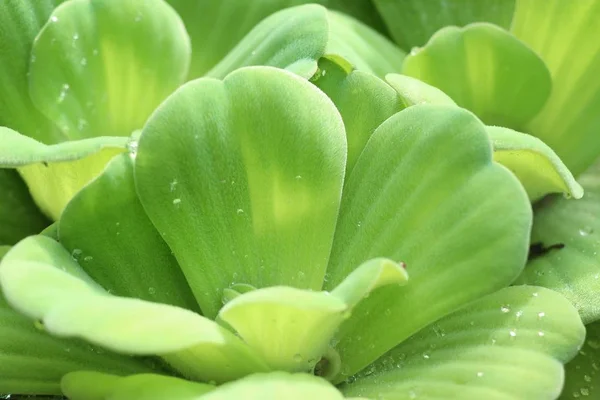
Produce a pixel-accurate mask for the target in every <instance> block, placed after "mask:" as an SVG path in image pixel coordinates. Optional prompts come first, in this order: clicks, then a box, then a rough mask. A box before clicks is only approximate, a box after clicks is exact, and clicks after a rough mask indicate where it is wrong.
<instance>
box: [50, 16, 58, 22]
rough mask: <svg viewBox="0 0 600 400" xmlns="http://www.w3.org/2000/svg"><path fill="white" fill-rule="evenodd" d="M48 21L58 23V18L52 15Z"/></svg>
mask: <svg viewBox="0 0 600 400" xmlns="http://www.w3.org/2000/svg"><path fill="white" fill-rule="evenodd" d="M50 21H52V22H58V17H57V16H56V15H53V16H52V17H50Z"/></svg>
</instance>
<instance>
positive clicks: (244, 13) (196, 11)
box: [168, 0, 383, 78]
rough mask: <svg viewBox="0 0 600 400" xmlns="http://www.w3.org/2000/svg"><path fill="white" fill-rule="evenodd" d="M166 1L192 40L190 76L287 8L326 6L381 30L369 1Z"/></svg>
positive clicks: (204, 69)
mask: <svg viewBox="0 0 600 400" xmlns="http://www.w3.org/2000/svg"><path fill="white" fill-rule="evenodd" d="M168 2H169V3H170V4H171V5H172V6H173V7H174V8H175V9H176V10H177V12H179V15H181V18H182V19H183V21H184V22H185V25H186V28H187V30H188V32H189V34H190V37H191V39H192V48H193V52H192V65H191V68H190V78H198V77H200V76H203V75H205V74H206V73H207V72H208V71H209V70H210V69H212V68H213V67H214V66H215V65H216V64H218V63H219V62H220V61H221V59H223V58H224V57H225V56H226V55H227V53H229V51H231V49H233V48H234V47H235V46H236V45H237V44H238V43H239V42H240V40H242V39H243V38H244V36H246V34H247V33H248V32H250V31H251V30H252V29H253V28H254V27H255V26H256V25H257V24H259V23H260V22H261V21H262V20H263V19H264V18H266V17H268V16H269V15H271V14H273V13H274V12H276V11H279V10H282V9H284V8H287V7H292V6H298V5H301V4H306V3H319V4H322V5H324V6H326V7H328V8H332V9H336V10H340V11H344V12H348V13H349V14H351V15H353V16H354V17H356V18H359V19H361V20H363V21H364V22H366V23H367V24H369V25H371V26H374V27H376V28H378V29H379V30H382V29H383V27H382V26H383V22H382V21H381V19H380V17H379V15H378V14H377V12H376V11H375V9H374V7H373V5H372V4H371V1H370V0H358V1H356V0H354V1H346V0H315V1H310V0H253V1H243V2H240V1H239V0H220V1H214V0H168ZM298 10H299V9H298ZM287 15H288V16H289V15H291V14H289V13H288V14H287ZM285 22H286V23H287V22H289V21H285ZM305 28H306V26H304V24H297V25H295V27H294V29H295V30H296V32H297V33H298V34H300V33H301V32H306V31H305ZM252 50H254V49H252Z"/></svg>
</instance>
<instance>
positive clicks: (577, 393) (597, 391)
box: [560, 322, 600, 400]
mask: <svg viewBox="0 0 600 400" xmlns="http://www.w3.org/2000/svg"><path fill="white" fill-rule="evenodd" d="M585 328H586V331H587V335H586V338H585V344H584V345H583V347H582V348H581V350H579V354H577V357H575V358H574V359H573V360H571V362H570V363H569V364H567V365H566V368H565V387H564V389H563V393H562V396H561V397H560V398H561V399H562V400H568V399H569V400H570V399H586V398H588V399H593V398H594V397H596V398H597V397H598V396H599V395H600V322H594V323H592V324H589V325H587V326H586V327H585Z"/></svg>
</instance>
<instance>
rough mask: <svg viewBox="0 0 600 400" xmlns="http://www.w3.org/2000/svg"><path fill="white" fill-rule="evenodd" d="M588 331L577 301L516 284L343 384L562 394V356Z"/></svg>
mask: <svg viewBox="0 0 600 400" xmlns="http://www.w3.org/2000/svg"><path fill="white" fill-rule="evenodd" d="M584 337H585V329H584V326H583V324H582V323H581V320H580V319H579V317H578V315H577V311H576V310H575V309H574V308H573V306H571V304H570V303H569V302H568V301H567V300H566V299H565V298H564V297H562V296H560V295H559V294H557V293H555V292H553V291H551V290H548V289H544V288H536V287H525V286H521V287H511V288H506V289H503V290H500V291H498V292H496V293H494V294H492V295H489V296H486V297H484V298H483V299H480V300H478V301H476V302H474V303H472V304H471V305H469V306H468V307H466V308H464V309H462V310H460V311H458V312H456V313H454V314H452V315H450V316H448V317H446V318H443V319H442V320H440V321H439V322H437V323H435V324H433V325H431V326H429V327H427V328H426V329H424V330H423V331H421V332H419V333H418V334H416V335H415V336H413V337H411V338H410V339H408V340H407V341H406V342H404V343H402V344H401V345H400V346H398V347H397V348H395V349H394V350H393V351H391V352H389V353H388V354H387V355H386V356H384V358H383V359H382V360H380V361H379V362H378V363H377V364H374V365H372V366H371V367H369V368H368V369H367V370H366V371H365V372H364V373H363V374H361V375H359V376H357V377H354V378H352V380H351V383H349V384H346V385H344V386H343V387H342V391H343V392H344V394H347V395H355V396H357V395H361V396H366V397H370V398H373V399H375V398H377V399H386V400H395V399H417V398H418V399H424V400H429V399H431V400H433V399H489V400H511V399H512V400H521V399H555V398H556V397H557V396H558V395H559V394H560V390H561V388H562V384H563V375H564V372H563V367H562V365H561V363H565V362H567V361H568V360H570V359H571V358H572V357H573V356H574V355H575V354H577V351H578V349H579V347H580V346H581V344H582V343H583V340H584Z"/></svg>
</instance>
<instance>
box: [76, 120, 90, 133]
mask: <svg viewBox="0 0 600 400" xmlns="http://www.w3.org/2000/svg"><path fill="white" fill-rule="evenodd" d="M87 124H88V122H87V121H86V120H85V119H84V118H79V120H78V121H77V129H79V131H80V132H81V131H83V130H84V129H85V128H86V127H87Z"/></svg>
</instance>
